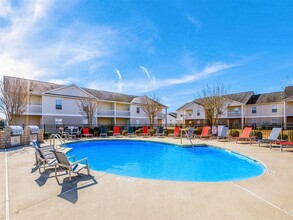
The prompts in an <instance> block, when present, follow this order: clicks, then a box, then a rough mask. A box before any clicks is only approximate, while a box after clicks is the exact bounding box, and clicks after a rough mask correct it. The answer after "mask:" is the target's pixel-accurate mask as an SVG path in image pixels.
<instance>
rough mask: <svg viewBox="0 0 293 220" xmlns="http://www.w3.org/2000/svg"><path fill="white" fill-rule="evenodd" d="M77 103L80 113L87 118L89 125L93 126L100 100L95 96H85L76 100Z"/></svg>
mask: <svg viewBox="0 0 293 220" xmlns="http://www.w3.org/2000/svg"><path fill="white" fill-rule="evenodd" d="M76 104H77V106H78V108H79V111H80V112H79V113H80V114H81V115H83V116H84V117H85V118H86V119H87V121H88V126H89V127H92V125H93V118H94V115H95V113H96V112H97V109H98V106H99V103H98V101H97V100H96V99H95V98H89V97H84V98H80V99H79V100H78V101H76Z"/></svg>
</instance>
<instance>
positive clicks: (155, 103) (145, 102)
mask: <svg viewBox="0 0 293 220" xmlns="http://www.w3.org/2000/svg"><path fill="white" fill-rule="evenodd" d="M139 105H140V107H141V109H142V110H143V111H144V112H145V113H146V115H147V116H148V118H149V123H150V128H151V129H153V127H154V123H155V117H156V116H158V113H160V112H161V110H162V105H161V104H160V98H159V97H158V96H157V95H156V94H153V96H152V97H151V98H150V97H148V96H146V95H145V96H142V97H141V103H139Z"/></svg>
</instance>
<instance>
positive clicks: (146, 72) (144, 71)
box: [139, 66, 151, 80]
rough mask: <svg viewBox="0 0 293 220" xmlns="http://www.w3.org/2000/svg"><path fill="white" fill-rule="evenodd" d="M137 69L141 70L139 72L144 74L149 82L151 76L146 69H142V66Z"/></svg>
mask: <svg viewBox="0 0 293 220" xmlns="http://www.w3.org/2000/svg"><path fill="white" fill-rule="evenodd" d="M139 68H140V69H141V71H142V72H143V73H145V75H146V76H147V77H148V78H149V80H151V75H150V73H149V71H148V69H147V68H146V67H144V66H139Z"/></svg>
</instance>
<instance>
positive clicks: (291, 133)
mask: <svg viewBox="0 0 293 220" xmlns="http://www.w3.org/2000/svg"><path fill="white" fill-rule="evenodd" d="M288 140H289V141H293V131H289V132H288Z"/></svg>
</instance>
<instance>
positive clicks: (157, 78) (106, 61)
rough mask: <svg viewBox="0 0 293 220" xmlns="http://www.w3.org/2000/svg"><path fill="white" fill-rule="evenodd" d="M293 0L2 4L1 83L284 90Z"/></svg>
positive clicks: (179, 101)
mask: <svg viewBox="0 0 293 220" xmlns="http://www.w3.org/2000/svg"><path fill="white" fill-rule="evenodd" d="M292 24H293V1H292V0H281V1H275V0H272V1H271V0H264V1H260V0H236V1H235V0H201V1H199V0H191V1H188V0H185V1H179V0H176V1H175V0H168V1H167V0H166V1H162V0H161V1H159V0H156V1H154V0H145V1H135V0H128V1H126V0H125V1H124V0H107V1H106V0H104V1H94V0H88V1H86V0H80V1H75V0H64V1H60V0H55V1H54V0H46V1H42V0H39V1H37V0H36V1H30V0H23V1H15V0H14V1H8V0H1V1H0V76H1V77H2V76H3V75H11V76H18V77H24V78H29V79H36V80H42V81H51V82H55V83H62V84H71V83H75V84H77V85H78V86H81V87H88V88H94V89H100V90H107V91H114V92H122V93H126V94H132V95H144V94H147V95H150V96H152V95H153V94H154V93H155V94H157V95H158V96H160V97H161V102H162V103H163V104H165V105H167V106H169V111H174V110H176V109H177V108H178V107H180V106H181V105H183V104H184V103H186V102H188V101H191V100H193V99H194V98H195V97H196V96H197V94H198V92H199V90H200V89H201V88H202V85H203V84H206V83H209V84H212V83H214V82H218V81H221V82H223V83H224V84H225V85H226V86H227V88H229V92H230V93H234V92H243V91H251V90H252V91H255V92H256V93H265V92H273V91H281V90H282V88H283V87H284V86H286V85H289V84H290V83H289V80H288V78H291V79H292V77H293V71H292V70H293V25H292Z"/></svg>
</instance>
